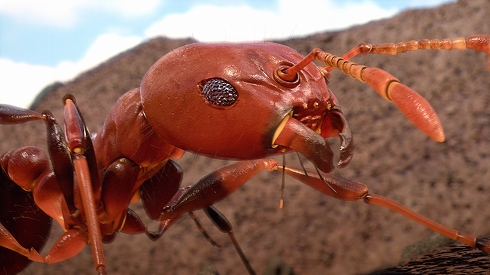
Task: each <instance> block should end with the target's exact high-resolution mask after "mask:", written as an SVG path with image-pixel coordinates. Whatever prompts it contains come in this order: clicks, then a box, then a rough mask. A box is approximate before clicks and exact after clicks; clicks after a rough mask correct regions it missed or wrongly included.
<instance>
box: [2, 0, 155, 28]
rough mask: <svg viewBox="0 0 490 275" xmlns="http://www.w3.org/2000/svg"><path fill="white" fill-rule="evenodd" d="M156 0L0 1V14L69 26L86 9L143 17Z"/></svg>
mask: <svg viewBox="0 0 490 275" xmlns="http://www.w3.org/2000/svg"><path fill="white" fill-rule="evenodd" d="M159 4H160V3H159V1H158V0H138V1H132V0H105V1H98V0H44V1H39V0H2V1H1V2H0V14H2V15H5V16H9V17H13V18H16V19H17V20H19V21H23V22H27V23H31V24H33V23H35V24H44V25H52V26H57V27H62V28H66V27H71V26H73V25H74V24H75V23H76V22H77V21H78V20H80V18H81V16H82V13H83V12H86V11H95V10H97V11H105V12H109V13H115V14H118V15H121V16H127V17H132V16H142V15H146V14H149V13H152V12H154V10H155V9H156V7H157V6H158V5H159Z"/></svg>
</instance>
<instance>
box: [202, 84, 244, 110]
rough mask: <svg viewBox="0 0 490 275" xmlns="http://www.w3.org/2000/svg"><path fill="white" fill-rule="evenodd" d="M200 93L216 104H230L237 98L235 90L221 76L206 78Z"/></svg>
mask: <svg viewBox="0 0 490 275" xmlns="http://www.w3.org/2000/svg"><path fill="white" fill-rule="evenodd" d="M202 94H203V95H204V97H205V98H206V100H207V101H209V102H210V103H212V104H214V105H216V106H231V105H233V104H234V103H235V102H236V101H237V100H238V92H237V90H236V89H235V88H234V87H233V86H232V85H231V84H230V83H229V82H228V81H225V80H223V79H221V78H211V79H208V80H207V81H206V82H205V83H204V85H203V86H202Z"/></svg>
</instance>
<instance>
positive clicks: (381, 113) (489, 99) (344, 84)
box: [0, 0, 490, 274]
mask: <svg viewBox="0 0 490 275" xmlns="http://www.w3.org/2000/svg"><path fill="white" fill-rule="evenodd" d="M326 14H328V13H326ZM351 16H354V15H351ZM488 18H490V3H489V2H488V1H486V0H474V1H458V2H457V3H451V4H447V5H443V6H440V7H437V8H433V9H425V10H409V11H405V12H402V13H400V14H399V15H397V16H395V17H393V18H390V19H387V20H381V21H376V22H372V23H369V24H366V25H362V26H357V27H354V28H350V29H348V30H345V31H341V32H328V33H322V34H317V35H313V36H309V37H305V38H301V39H292V40H288V41H280V42H281V43H284V44H286V45H288V46H290V47H292V48H294V49H296V50H298V51H300V52H301V53H303V54H306V53H308V52H309V51H310V50H311V49H312V48H315V47H320V48H322V49H324V50H326V51H329V52H332V53H335V54H342V53H344V52H346V51H347V50H349V49H350V48H352V47H354V46H356V45H357V44H359V43H361V42H370V43H383V42H398V41H408V40H412V39H422V38H446V37H449V38H455V37H460V36H470V35H473V34H478V33H490V24H488ZM325 20H328V15H326V18H325ZM190 42H191V40H184V41H172V40H168V39H164V38H158V39H154V40H151V41H148V42H147V43H145V44H142V45H140V46H138V47H136V48H134V49H132V50H129V51H127V52H125V53H122V54H120V55H118V56H117V57H115V58H113V59H111V60H109V61H107V62H105V63H104V64H101V65H100V66H98V67H97V68H94V69H93V70H91V71H88V72H86V73H84V74H82V75H80V76H79V77H78V78H77V79H75V80H74V81H72V82H69V83H66V84H65V85H56V86H55V87H53V89H51V90H50V91H49V92H45V93H44V94H43V95H42V96H41V97H40V98H39V99H38V100H37V101H36V103H35V104H34V106H33V109H34V110H38V111H41V110H44V109H50V110H52V111H53V113H54V114H55V116H56V117H58V118H59V119H60V120H61V118H62V114H61V98H62V97H63V95H65V94H67V93H71V94H74V95H75V96H76V98H77V102H78V103H79V106H80V108H81V110H82V112H83V113H84V116H85V119H86V120H87V122H88V126H89V128H90V129H91V131H92V132H95V131H98V130H99V129H100V127H101V126H102V123H103V120H104V118H105V116H106V115H107V113H108V111H109V108H110V107H111V106H112V105H113V104H114V102H115V101H116V99H117V98H118V97H119V96H120V95H121V94H123V93H124V92H126V91H128V90H130V89H131V88H133V87H137V86H139V82H140V80H141V78H142V76H143V75H144V73H145V72H146V70H147V69H148V68H149V67H150V66H151V64H152V63H153V62H155V61H156V60H157V59H158V58H159V57H160V56H162V55H164V54H165V53H166V52H168V51H170V50H172V49H175V48H176V47H178V46H180V45H183V44H186V43H190ZM354 61H355V62H357V63H361V64H366V65H369V66H371V67H380V68H382V69H385V70H387V71H389V72H390V73H392V74H393V75H395V76H397V77H398V78H399V79H400V80H401V81H402V82H403V83H404V84H406V85H408V86H410V87H412V88H413V89H415V90H417V91H419V92H420V93H421V94H422V95H424V96H425V97H426V98H427V99H428V100H429V101H430V102H431V103H432V104H433V106H434V108H435V109H436V111H437V112H438V114H439V116H440V118H441V120H442V123H443V125H444V127H445V131H446V137H447V141H446V142H444V143H442V144H438V143H436V142H434V141H432V140H430V139H429V138H427V137H425V136H424V135H423V134H422V133H420V132H419V131H418V130H417V129H415V128H414V127H413V126H412V125H411V124H410V122H408V121H407V120H406V119H405V118H404V117H403V115H402V114H401V113H400V112H399V111H398V110H397V109H396V107H394V106H393V105H392V104H389V103H388V102H385V101H383V100H382V99H381V98H380V97H379V96H378V95H376V94H375V93H374V92H373V91H372V90H371V89H370V88H369V87H367V86H365V85H363V84H361V83H357V82H356V81H354V80H352V79H350V78H348V77H345V76H344V75H342V73H339V72H335V73H334V74H333V76H332V79H331V82H330V85H329V86H330V88H331V89H332V91H334V93H335V94H336V95H337V97H338V99H339V101H340V102H341V104H342V107H343V111H344V114H345V115H346V117H347V118H348V119H349V122H350V124H351V127H352V129H353V131H354V134H355V140H356V146H357V147H356V153H355V156H354V160H353V161H352V163H351V164H350V165H349V166H348V167H347V168H345V169H343V170H336V173H339V174H342V175H343V176H345V177H348V178H351V179H355V180H358V181H362V182H364V183H366V184H368V185H369V186H370V188H371V192H373V193H379V194H382V195H386V196H388V197H390V198H393V199H396V200H398V201H399V202H400V203H402V204H404V205H406V206H408V207H410V208H412V209H414V210H416V211H418V212H420V213H422V214H424V215H427V216H428V217H430V218H433V219H435V220H437V221H438V222H440V223H442V224H445V225H448V226H451V227H454V228H456V229H458V230H462V231H463V232H468V233H472V234H477V235H485V234H489V233H490V225H489V224H488V223H487V222H486V221H487V220H488V219H489V218H490V211H488V210H487V209H489V205H488V199H487V198H488V197H487V196H488V195H487V194H488V192H490V186H489V184H488V183H489V182H490V172H489V171H490V170H489V169H488V168H487V167H488V165H490V158H489V157H490V150H489V149H490V127H489V124H490V108H489V104H490V94H489V93H488V91H489V87H490V72H488V71H487V69H486V68H487V62H488V59H487V56H485V55H484V54H482V53H475V52H469V51H464V52H456V51H453V52H442V51H441V52H435V51H430V52H415V53H406V54H402V55H398V56H395V57H392V56H367V57H359V58H356V59H355V60H354ZM170 77H171V76H170ZM44 135H45V131H44V126H43V125H42V124H41V123H30V124H28V125H20V126H19V125H17V126H2V127H1V132H0V137H1V140H2V143H1V144H0V152H4V151H6V150H9V149H12V148H17V147H20V146H22V145H38V146H44V144H43V143H44ZM294 161H295V160H294V158H291V160H290V161H289V163H293V162H294ZM210 163H211V164H210ZM223 163H225V161H222V160H215V161H212V162H210V161H209V160H208V159H206V158H204V157H195V156H194V155H191V154H188V155H186V156H185V158H184V159H182V160H181V161H180V164H181V165H182V166H183V168H184V171H185V173H186V174H185V178H184V184H185V185H190V184H192V183H193V182H195V181H196V180H197V179H199V178H200V177H201V176H203V175H204V174H206V173H208V172H209V171H211V170H212V169H213V167H217V166H221V165H223ZM280 183H281V177H280V175H278V174H273V175H271V174H269V173H262V174H260V175H259V176H257V177H256V178H255V179H253V180H252V181H250V182H249V183H247V184H246V185H245V186H244V187H243V188H241V189H240V190H238V191H237V192H236V193H235V194H233V195H232V196H230V197H229V198H227V199H225V200H224V201H222V202H220V203H218V204H217V207H218V209H220V210H221V211H222V212H223V213H224V214H225V215H227V217H228V218H229V219H230V221H231V222H232V223H233V225H234V226H235V233H236V235H237V237H238V240H239V241H240V243H241V245H242V246H243V249H244V251H245V253H246V254H247V255H248V256H249V258H250V260H251V263H252V265H253V266H254V267H255V268H256V270H257V271H258V272H259V274H261V273H262V272H263V270H264V269H265V266H266V264H267V262H268V261H269V259H271V258H272V257H273V256H277V255H279V256H280V257H281V258H282V259H283V260H284V262H286V263H287V264H288V265H290V266H292V267H293V268H294V270H295V272H296V274H326V273H331V274H360V273H367V272H370V271H373V270H376V269H380V268H382V267H388V266H391V265H395V264H396V263H398V262H399V260H400V255H401V252H402V250H403V248H404V247H405V246H407V245H408V244H410V243H413V242H415V241H418V240H420V239H422V238H424V237H425V236H427V235H428V234H429V231H428V230H427V229H425V228H423V227H422V226H419V225H417V224H415V223H413V222H411V221H409V220H407V219H405V218H403V217H401V216H400V215H398V214H395V213H392V212H390V211H388V210H384V209H380V208H377V207H375V206H368V205H365V204H363V203H360V202H357V203H348V202H340V201H337V200H334V199H332V198H329V197H326V196H324V195H322V194H320V193H318V192H316V191H314V190H312V189H311V188H308V187H306V186H304V185H302V184H301V183H299V182H296V181H294V180H291V179H290V180H288V181H287V183H286V193H285V200H286V206H285V209H279V208H278V203H279V196H280V191H279V187H280ZM200 216H202V215H200ZM202 220H203V221H204V223H205V224H206V226H207V228H208V230H209V231H210V233H211V235H212V236H213V238H215V240H217V241H218V242H219V243H221V244H223V245H224V247H223V248H222V249H218V248H215V247H212V246H211V245H209V244H208V243H207V242H206V241H205V239H204V238H203V237H202V236H201V234H200V233H199V231H198V230H197V229H196V228H195V226H194V224H193V222H192V221H191V220H190V219H189V218H188V217H184V218H182V219H181V220H179V221H178V222H177V223H176V224H175V225H174V226H173V227H172V228H171V229H170V230H169V231H168V232H167V233H166V234H165V236H163V237H162V239H161V240H159V241H157V242H155V243H153V242H151V241H150V240H148V239H147V238H146V237H145V236H127V235H122V234H120V235H119V236H118V238H117V239H116V240H115V242H114V243H112V244H110V245H107V246H105V251H106V259H107V260H108V271H109V272H110V274H197V273H198V271H199V270H200V269H201V268H202V267H203V266H205V265H207V264H212V265H214V266H215V267H216V268H217V269H218V270H219V272H220V273H221V274H244V273H245V269H244V267H243V266H242V264H241V262H240V260H239V258H238V256H237V255H236V253H235V252H234V250H233V247H232V246H231V244H230V242H229V240H228V239H227V236H225V235H223V234H221V233H219V232H218V231H217V230H216V229H215V228H213V226H212V225H211V224H210V223H209V222H208V221H207V219H206V218H205V217H204V216H203V218H202ZM57 236H59V228H58V227H57V226H55V229H54V232H53V235H52V238H55V237H57ZM48 246H49V244H48ZM23 274H94V272H93V265H92V259H91V252H90V248H89V247H86V249H84V251H83V252H82V253H81V254H80V255H78V256H76V257H75V258H73V259H70V260H68V261H66V262H63V263H60V264H56V265H52V266H47V265H43V264H33V265H31V266H30V267H29V268H28V270H27V271H25V272H24V273H23Z"/></svg>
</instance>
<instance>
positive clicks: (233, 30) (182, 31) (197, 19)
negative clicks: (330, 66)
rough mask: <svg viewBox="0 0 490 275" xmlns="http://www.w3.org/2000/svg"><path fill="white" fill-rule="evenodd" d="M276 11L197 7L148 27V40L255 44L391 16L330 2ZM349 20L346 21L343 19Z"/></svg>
mask: <svg viewBox="0 0 490 275" xmlns="http://www.w3.org/2000/svg"><path fill="white" fill-rule="evenodd" d="M277 7H278V8H277V9H276V10H268V11H265V10H258V9H253V8H251V7H249V6H240V7H219V6H211V5H198V6H194V7H193V8H192V9H190V10H189V11H187V12H185V13H178V14H170V15H167V16H165V17H164V18H162V19H161V20H160V21H158V22H156V23H154V24H153V25H151V26H150V27H149V28H148V29H147V30H146V31H145V34H146V36H148V37H154V36H158V35H165V36H167V37H171V38H183V37H193V38H195V39H197V40H199V41H203V42H209V41H254V40H264V39H287V38H290V37H292V36H298V35H306V34H311V33H315V32H320V31H324V30H336V29H341V28H345V27H348V26H351V25H353V24H361V23H365V22H367V21H369V20H373V19H379V18H384V17H389V16H391V15H394V14H395V13H396V12H397V10H396V9H382V8H380V7H379V6H377V5H376V4H374V3H373V2H371V1H363V2H360V3H359V2H358V3H351V2H347V4H337V1H333V0H327V1H324V0H323V1H322V0H304V1H302V2H301V4H298V1H297V0H278V2H277ZM346 18H348V20H347V19H346Z"/></svg>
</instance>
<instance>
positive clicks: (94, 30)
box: [0, 0, 454, 107]
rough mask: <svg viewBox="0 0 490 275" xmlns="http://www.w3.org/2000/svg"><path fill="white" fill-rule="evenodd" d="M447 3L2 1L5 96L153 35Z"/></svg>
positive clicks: (267, 28) (273, 30)
mask: <svg viewBox="0 0 490 275" xmlns="http://www.w3.org/2000/svg"><path fill="white" fill-rule="evenodd" d="M229 2H233V3H229ZM447 2H454V1H451V0H407V1H398V0H347V1H346V0H302V1H297V0H275V1H262V0H235V1H229V0H209V1H202V0H182V1H179V0H175V1H171V0H162V1H159V0H137V1H133V0H44V1H39V0H0V86H1V87H2V88H1V89H0V103H2V104H11V105H16V106H21V107H27V106H29V104H30V102H31V100H32V99H33V98H34V97H35V96H36V94H37V93H38V92H40V91H41V89H43V88H44V87H45V86H46V85H48V84H50V83H52V82H54V81H69V80H71V79H73V78H74V77H76V75H78V74H79V73H80V72H83V71H86V70H88V69H90V68H93V67H95V66H96V65H97V64H99V63H101V62H103V61H105V60H107V59H108V58H110V57H112V56H114V55H116V54H118V53H120V52H122V51H124V50H126V49H128V48H131V47H134V46H136V45H138V44H140V43H142V42H145V41H147V40H148V39H150V38H152V37H155V36H167V37H170V38H184V37H193V38H195V39H197V40H199V41H203V42H211V41H262V40H268V39H287V38H291V37H296V36H303V35H307V34H312V33H317V32H321V31H327V30H339V29H343V28H347V27H349V26H352V25H355V24H362V23H365V22H368V21H371V20H376V19H380V18H386V17H391V16H393V15H394V14H396V13H398V12H400V11H402V10H404V9H407V8H426V7H433V6H437V5H440V4H444V3H447ZM299 3H300V4H299Z"/></svg>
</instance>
